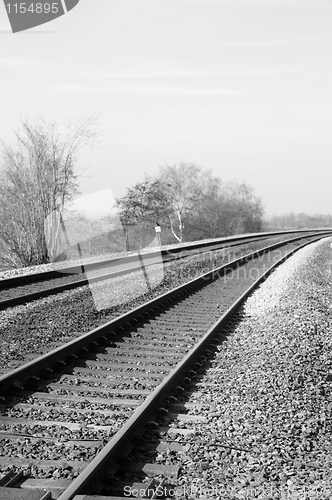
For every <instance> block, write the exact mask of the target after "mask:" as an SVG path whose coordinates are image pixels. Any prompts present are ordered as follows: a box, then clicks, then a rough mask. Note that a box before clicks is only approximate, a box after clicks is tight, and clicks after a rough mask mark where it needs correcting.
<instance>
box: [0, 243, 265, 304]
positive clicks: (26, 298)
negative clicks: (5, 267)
mask: <svg viewBox="0 0 332 500" xmlns="http://www.w3.org/2000/svg"><path fill="white" fill-rule="evenodd" d="M265 239H268V237H267V236H265V237H263V238H257V237H255V239H250V238H247V239H246V241H245V243H255V242H256V241H262V240H265ZM247 240H248V241H247ZM241 243H242V241H239V242H237V243H232V244H231V245H225V244H221V243H218V244H215V245H213V247H212V248H206V247H204V248H203V249H199V250H198V251H197V252H195V253H190V252H191V250H185V251H188V252H189V253H187V254H184V255H182V252H181V254H175V255H172V254H171V255H169V254H165V258H163V264H166V263H169V262H173V261H177V260H180V259H185V258H186V257H191V256H195V255H200V254H202V253H207V252H209V251H210V252H211V251H213V252H214V251H217V250H222V249H223V248H225V249H227V248H233V247H234V246H238V245H241ZM209 247H210V245H209ZM143 257H144V259H143ZM148 258H152V257H151V256H149V257H148ZM145 259H146V255H145V254H141V255H139V261H140V264H139V265H137V266H132V267H129V268H127V269H122V270H119V271H114V272H112V273H107V274H103V275H100V276H94V277H89V278H83V279H81V280H78V281H73V282H72V283H65V284H64V285H58V286H54V287H51V288H45V289H44V290H39V291H37V292H31V293H26V294H22V295H19V296H17V297H13V298H11V299H5V300H0V310H1V309H5V308H7V307H13V306H15V305H20V304H24V303H26V302H30V301H32V300H37V299H40V298H42V297H48V296H50V295H55V294H57V293H61V292H65V291H67V290H73V289H75V288H79V287H80V286H85V285H88V284H92V283H97V282H98V281H104V280H106V279H111V278H116V277H118V276H124V275H126V274H130V273H133V272H135V271H139V270H141V269H142V267H143V266H144V268H145V267H149V266H154V265H156V262H150V263H149V262H146V261H145ZM136 260H137V259H136ZM121 264H122V265H123V263H122V262H121ZM47 272H53V271H47ZM28 276H39V275H38V274H36V275H28ZM56 277H57V278H59V279H60V278H61V277H63V274H61V273H57V276H56ZM10 279H11V278H8V280H10ZM13 279H17V278H13ZM3 281H7V280H3ZM43 281H46V279H45V280H43ZM0 284H1V281H0ZM11 288H13V287H11Z"/></svg>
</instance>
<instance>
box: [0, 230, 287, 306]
mask: <svg viewBox="0 0 332 500" xmlns="http://www.w3.org/2000/svg"><path fill="white" fill-rule="evenodd" d="M278 234H279V233H262V234H261V235H255V236H250V237H248V236H236V237H232V238H227V239H221V240H217V241H215V242H208V243H206V242H205V243H195V244H188V245H186V246H180V247H176V248H173V249H170V250H162V251H159V252H156V251H154V252H149V253H143V254H139V255H129V256H124V257H120V258H114V259H109V260H105V261H101V262H92V263H87V264H84V265H82V266H77V267H63V268H62V269H59V270H50V271H43V272H40V273H33V274H24V275H21V276H16V277H12V278H7V279H3V280H0V310H1V309H5V308H7V307H12V306H15V305H20V304H25V303H28V302H31V301H34V300H37V299H40V298H42V297H47V296H50V295H54V294H57V293H61V292H64V291H66V290H72V289H75V288H78V287H81V286H84V285H87V284H92V283H96V282H99V281H104V280H107V279H110V278H116V277H118V276H123V275H125V274H129V273H132V272H135V271H137V270H140V269H142V268H143V267H144V268H148V267H149V266H154V265H155V264H156V259H157V260H158V263H161V262H163V263H167V262H173V261H176V260H180V259H185V258H188V257H190V256H193V255H200V254H204V253H205V252H212V251H216V250H221V249H225V248H231V247H237V246H239V245H243V244H246V243H253V242H256V241H264V240H265V239H268V238H271V237H272V236H275V235H278ZM280 234H282V235H284V234H287V232H283V233H280Z"/></svg>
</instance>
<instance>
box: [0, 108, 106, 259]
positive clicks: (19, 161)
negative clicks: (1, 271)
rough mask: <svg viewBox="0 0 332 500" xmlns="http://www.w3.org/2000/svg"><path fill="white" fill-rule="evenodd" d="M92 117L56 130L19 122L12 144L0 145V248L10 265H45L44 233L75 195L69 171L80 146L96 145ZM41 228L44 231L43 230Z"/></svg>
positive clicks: (51, 125) (46, 246) (53, 125)
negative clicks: (0, 160) (54, 215)
mask: <svg viewBox="0 0 332 500" xmlns="http://www.w3.org/2000/svg"><path fill="white" fill-rule="evenodd" d="M97 121H98V117H97V116H95V115H94V116H91V117H89V118H87V119H84V120H81V121H79V122H77V123H73V122H71V123H69V124H68V125H66V126H64V127H60V125H58V124H57V123H55V122H46V121H45V120H44V119H42V118H40V119H38V120H36V121H34V122H32V121H29V120H24V121H23V122H22V124H21V127H20V129H18V130H17V131H15V144H14V145H10V144H7V143H5V142H4V141H1V157H2V162H1V167H0V181H1V183H0V245H1V247H2V250H3V260H4V261H5V263H6V264H7V265H10V266H21V265H23V266H26V265H34V264H40V263H44V262H48V260H49V245H50V242H47V241H46V236H45V234H52V232H54V228H50V227H46V228H45V224H46V225H48V224H50V221H54V220H55V219H54V217H52V214H53V213H55V212H56V213H57V214H58V215H59V217H57V220H58V221H60V222H61V214H62V211H63V207H64V204H65V202H66V201H68V200H70V199H71V198H72V196H73V195H74V194H75V193H76V192H77V187H78V183H77V178H78V174H77V172H76V171H75V166H76V163H77V160H78V157H79V153H80V152H81V150H82V148H83V147H84V146H89V147H92V146H94V145H95V144H96V142H97V140H98V134H99V131H98V130H97ZM45 229H46V231H45Z"/></svg>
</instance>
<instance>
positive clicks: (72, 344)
mask: <svg viewBox="0 0 332 500" xmlns="http://www.w3.org/2000/svg"><path fill="white" fill-rule="evenodd" d="M327 234H331V233H330V232H328V233H327ZM314 236H317V235H306V236H303V235H302V236H297V237H295V238H291V239H290V240H286V241H283V242H278V243H275V244H273V245H270V246H267V247H264V248H262V249H260V250H256V251H255V252H252V253H249V254H246V255H244V256H242V257H240V258H238V259H234V260H233V261H231V262H228V263H227V264H224V265H222V266H220V267H218V268H216V269H213V270H212V271H209V272H208V273H205V274H203V275H201V276H199V277H198V278H195V279H193V280H191V281H189V282H187V283H185V284H183V285H180V286H178V287H176V288H174V289H173V290H171V291H168V292H166V293H164V294H162V295H159V296H158V297H156V298H154V299H152V300H150V301H148V302H145V303H144V304H142V305H140V306H138V307H136V308H134V309H132V310H131V311H129V312H127V313H125V314H122V315H121V316H119V317H118V318H115V319H113V320H111V321H109V322H107V323H105V324H103V325H101V326H99V327H97V328H95V329H93V330H91V331H89V332H87V333H85V334H82V335H81V336H80V337H78V338H76V339H74V340H71V341H69V342H67V343H66V344H64V345H63V346H60V347H58V348H56V349H54V350H52V351H50V352H49V353H46V354H43V355H42V356H39V357H38V358H36V359H35V360H33V361H30V362H28V363H26V364H24V365H22V366H20V367H18V368H16V369H14V370H12V371H10V372H8V373H6V374H4V375H2V376H1V377H0V391H1V392H2V393H4V392H6V391H8V390H10V389H11V388H12V387H15V386H17V387H20V386H22V384H23V383H24V382H26V381H27V380H28V378H29V377H31V376H35V375H37V374H38V373H40V372H41V371H42V370H45V369H49V368H50V366H51V365H53V364H55V363H56V362H58V361H63V360H64V359H65V358H67V357H68V356H70V355H73V354H75V353H76V352H77V351H78V350H80V349H82V348H84V347H87V346H88V345H89V344H91V343H93V342H96V341H97V340H99V339H101V338H102V337H104V336H106V335H107V334H109V333H110V332H111V331H114V330H116V329H118V328H120V327H123V326H124V325H125V324H127V323H130V321H132V320H134V319H136V318H137V317H139V316H142V315H144V314H146V313H147V312H148V311H150V310H153V309H155V308H158V307H159V306H160V305H161V304H163V303H165V302H167V301H169V300H170V299H172V298H173V297H175V296H176V295H180V294H184V293H187V292H188V291H189V290H190V289H191V288H193V287H196V286H199V285H200V284H201V283H203V282H206V281H207V280H215V279H217V278H219V277H220V273H222V274H221V275H224V274H226V273H227V272H228V271H231V270H232V269H233V268H234V267H237V266H238V265H241V264H244V263H245V262H248V261H250V260H252V259H254V258H256V257H258V256H260V255H263V254H264V253H266V252H269V251H270V250H274V249H276V248H279V247H281V246H284V245H286V244H288V243H292V242H295V241H297V240H300V239H303V238H313V237H314ZM322 236H323V235H322V234H320V235H319V237H320V238H321V237H322Z"/></svg>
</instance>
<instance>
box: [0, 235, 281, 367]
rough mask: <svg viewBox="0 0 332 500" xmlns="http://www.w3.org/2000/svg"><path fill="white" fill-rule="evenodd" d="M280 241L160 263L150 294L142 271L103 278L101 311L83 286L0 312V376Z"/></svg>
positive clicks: (274, 240)
mask: <svg viewBox="0 0 332 500" xmlns="http://www.w3.org/2000/svg"><path fill="white" fill-rule="evenodd" d="M284 239H285V237H280V238H273V239H271V240H270V241H269V242H266V241H264V242H255V243H248V244H245V245H241V246H239V247H234V248H230V249H224V250H220V251H214V252H212V251H211V252H207V253H206V254H204V255H203V254H201V255H199V256H197V257H193V256H192V257H190V258H187V259H183V260H182V261H178V262H173V263H168V264H165V265H164V277H163V279H162V282H161V283H160V285H159V286H157V287H156V288H155V289H153V290H151V291H150V292H147V291H146V285H145V282H144V279H143V277H142V273H132V274H130V275H126V276H123V277H118V278H114V279H112V280H109V283H110V284H109V288H111V289H112V293H113V295H114V303H115V304H116V305H114V306H113V307H107V301H108V302H109V299H108V298H107V301H106V308H105V309H102V310H99V311H98V310H96V307H95V304H94V301H93V297H92V295H91V289H92V287H89V286H88V285H87V286H83V287H80V288H78V289H75V290H70V291H67V292H63V293H60V294H58V295H55V296H51V297H47V298H43V299H39V300H36V301H34V302H32V303H29V304H27V305H21V306H15V307H13V308H10V309H6V310H4V311H0V342H1V350H0V374H1V372H2V373H5V372H8V371H9V370H10V369H13V368H16V367H17V366H19V365H21V364H22V363H23V362H24V361H26V356H27V355H28V354H31V353H35V354H36V356H37V355H38V354H39V353H41V352H42V351H43V350H45V349H47V350H51V349H52V348H54V347H55V345H54V343H55V342H62V341H65V340H67V341H68V340H70V339H71V338H75V337H77V335H80V334H82V333H84V332H87V331H89V330H91V329H93V328H96V327H97V326H99V325H101V324H103V323H105V322H107V321H110V320H111V319H114V318H116V317H118V316H119V315H120V314H123V313H125V312H127V311H129V310H130V309H132V308H134V307H137V306H138V305H140V304H142V303H144V302H146V301H148V300H151V299H152V298H154V297H156V296H158V295H160V294H162V293H165V292H167V291H169V290H171V289H173V288H175V287H177V286H179V285H181V284H183V283H186V282H188V281H189V280H191V279H194V278H196V277H198V276H200V275H202V274H203V273H205V272H208V271H209V270H211V269H212V268H215V267H218V266H220V265H223V264H225V263H227V262H229V261H230V260H232V259H235V258H238V257H240V256H241V255H245V254H247V253H249V252H251V251H253V250H256V249H258V248H262V247H264V246H267V245H269V244H273V243H276V242H278V241H282V240H284ZM134 284H135V287H134V286H133V285H134ZM105 285H106V284H105V283H97V284H95V285H93V287H94V290H96V289H98V288H100V289H105V293H104V295H105V297H108V290H107V286H105ZM138 287H141V289H142V291H141V295H140V294H139V293H138V292H137V288H138ZM98 300H99V302H101V301H102V297H100V296H99V298H98ZM22 339H24V342H22Z"/></svg>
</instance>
